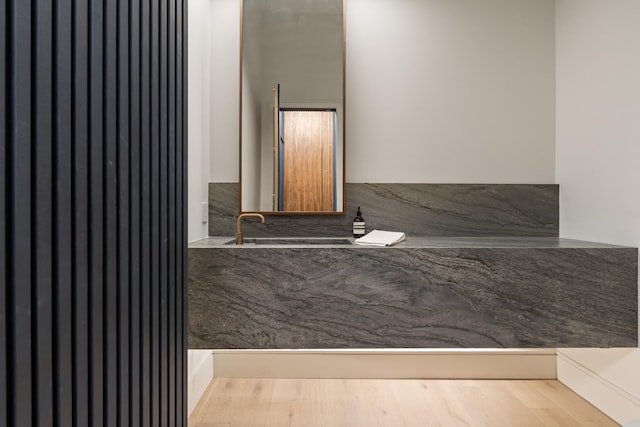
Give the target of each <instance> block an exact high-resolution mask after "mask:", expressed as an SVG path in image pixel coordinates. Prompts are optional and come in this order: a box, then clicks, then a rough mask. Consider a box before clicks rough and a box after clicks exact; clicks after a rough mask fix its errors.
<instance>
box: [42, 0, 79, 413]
mask: <svg viewBox="0 0 640 427" xmlns="http://www.w3.org/2000/svg"><path fill="white" fill-rule="evenodd" d="M71 12H72V10H71V0H58V1H57V2H56V4H55V17H54V29H55V31H54V37H53V38H54V52H55V56H54V61H55V65H54V72H53V76H54V79H55V86H54V103H53V107H54V114H55V116H54V117H55V122H54V128H55V133H54V135H53V141H54V151H55V155H54V158H55V161H54V173H55V186H54V194H55V204H54V206H53V216H54V233H53V236H54V240H55V242H56V245H55V246H54V247H55V249H54V254H55V256H54V266H55V268H54V271H55V275H54V282H55V283H54V286H53V289H52V290H53V294H54V310H53V311H54V313H55V317H54V321H53V325H54V328H55V335H56V340H55V345H54V349H55V351H54V361H55V364H56V367H55V370H56V373H57V375H56V376H55V378H54V395H55V397H56V401H55V406H54V417H55V418H54V420H55V422H54V424H55V425H60V426H63V425H72V422H73V421H72V420H73V401H72V395H73V391H72V383H73V376H72V373H73V361H72V352H71V351H70V349H71V348H72V345H73V344H72V343H73V340H72V333H73V327H72V317H71V313H72V305H71V301H72V272H71V269H72V258H71V257H72V251H71V246H70V245H69V242H70V241H71V240H72V234H71V228H72V224H71V218H72V215H71V212H72V205H71V190H72V182H71V169H72V165H73V163H72V151H71V138H72V132H73V130H72V125H71V103H70V102H69V101H70V99H69V95H70V94H71V86H72V82H71V73H72V62H71V61H72V58H71V53H72V50H71V25H72V20H71V19H72V15H71ZM37 173H39V171H38V172H37Z"/></svg>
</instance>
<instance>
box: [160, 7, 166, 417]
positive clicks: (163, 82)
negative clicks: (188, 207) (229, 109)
mask: <svg viewBox="0 0 640 427" xmlns="http://www.w3.org/2000/svg"><path fill="white" fill-rule="evenodd" d="M158 6H159V9H160V10H159V26H158V38H159V46H158V47H159V55H158V59H159V64H158V65H159V71H160V73H159V83H160V86H159V92H160V94H159V95H160V96H159V100H160V111H159V113H160V114H159V117H158V118H159V120H160V141H159V142H160V144H159V148H160V150H159V162H160V164H159V168H158V171H159V175H160V176H159V190H160V198H159V202H160V206H167V207H168V206H169V203H168V180H169V170H168V165H169V162H168V159H167V156H168V145H169V141H168V140H169V131H168V120H169V114H168V113H169V111H168V109H169V108H168V92H169V90H168V89H169V88H168V71H169V70H168V68H169V64H168V45H167V43H168V37H167V36H168V12H169V11H168V2H167V0H160V2H159V5H158ZM159 213H160V258H159V259H160V262H159V263H158V264H159V265H160V292H159V297H160V313H159V316H158V320H159V326H160V328H159V338H160V340H159V344H160V348H167V349H168V347H169V346H168V336H169V332H168V326H169V325H168V301H167V300H168V290H169V286H168V280H169V273H168V264H169V259H168V258H169V254H168V249H169V248H168V246H169V245H168V243H169V236H168V228H169V221H168V218H167V213H168V209H160V212H159ZM159 368H160V375H159V376H160V378H159V380H160V381H159V384H160V389H159V391H160V395H159V405H160V407H162V413H161V414H160V420H159V421H160V422H159V423H158V425H159V426H161V427H167V426H168V424H167V422H168V421H169V419H168V418H169V417H168V409H169V405H168V400H169V397H168V391H169V390H168V388H169V378H168V376H169V361H168V352H167V351H160V360H159Z"/></svg>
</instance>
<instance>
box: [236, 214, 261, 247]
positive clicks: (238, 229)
mask: <svg viewBox="0 0 640 427" xmlns="http://www.w3.org/2000/svg"><path fill="white" fill-rule="evenodd" d="M251 217H254V218H260V222H261V223H263V224H264V216H263V215H262V214H259V213H243V214H240V215H238V221H237V225H236V245H242V244H243V243H244V239H243V237H242V220H243V219H244V218H251Z"/></svg>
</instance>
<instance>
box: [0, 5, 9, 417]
mask: <svg viewBox="0 0 640 427" xmlns="http://www.w3.org/2000/svg"><path fill="white" fill-rule="evenodd" d="M8 27H9V26H8V22H7V4H6V2H5V1H2V2H0V28H2V29H0V57H2V58H7V57H8V52H7V28H8ZM8 63H9V61H8V60H7V61H5V63H4V64H0V425H8V424H9V421H8V419H7V383H8V378H7V350H8V346H7V336H8V331H7V313H8V311H9V310H8V307H7V301H6V294H7V281H8V279H9V278H8V276H7V262H6V260H7V233H6V229H7V219H6V208H7V205H6V199H7V181H8V179H7V169H8V168H7V162H6V150H7V131H6V126H7V120H6V114H7V108H6V81H7V79H6V66H7V64H8Z"/></svg>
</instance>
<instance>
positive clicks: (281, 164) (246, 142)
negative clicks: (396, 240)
mask: <svg viewBox="0 0 640 427" xmlns="http://www.w3.org/2000/svg"><path fill="white" fill-rule="evenodd" d="M343 11H344V7H343V0H244V1H243V6H242V55H241V102H240V104H241V114H240V119H241V126H240V130H241V132H240V134H241V141H240V171H241V174H240V194H241V197H240V211H241V212H267V213H269V212H286V213H342V212H343V210H344V208H343V205H344V135H343V133H344V110H343V105H344V19H343Z"/></svg>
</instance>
